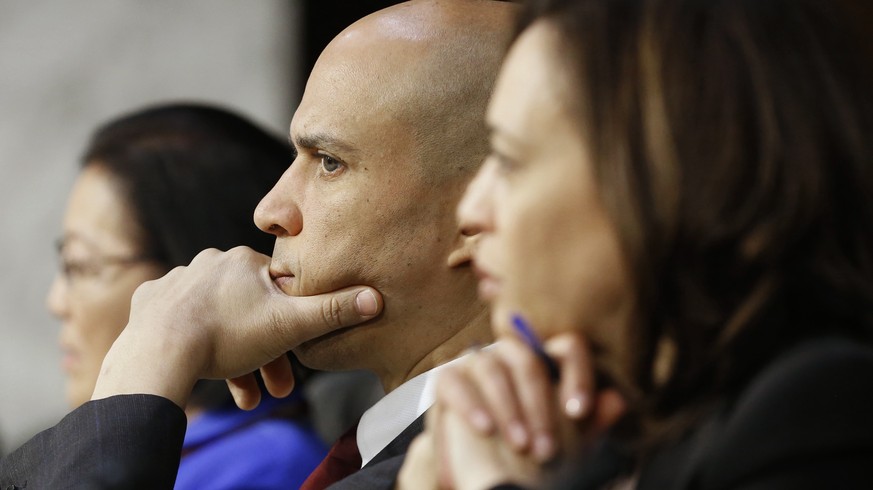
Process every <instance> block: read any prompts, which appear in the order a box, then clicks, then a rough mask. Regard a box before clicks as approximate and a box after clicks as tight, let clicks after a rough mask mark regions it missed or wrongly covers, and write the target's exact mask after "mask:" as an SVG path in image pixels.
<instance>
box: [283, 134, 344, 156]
mask: <svg viewBox="0 0 873 490" xmlns="http://www.w3.org/2000/svg"><path fill="white" fill-rule="evenodd" d="M289 140H290V141H291V144H292V145H294V147H295V148H306V149H310V150H313V149H319V150H326V151H336V152H340V153H344V154H355V153H357V149H356V148H355V147H354V146H352V145H350V144H349V143H347V142H345V141H343V140H341V139H340V138H337V137H336V136H334V135H332V134H328V133H312V134H298V135H291V136H290V137H289Z"/></svg>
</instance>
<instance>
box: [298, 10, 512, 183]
mask: <svg viewBox="0 0 873 490" xmlns="http://www.w3.org/2000/svg"><path fill="white" fill-rule="evenodd" d="M515 12H516V6H515V5H513V4H511V3H507V2H497V1H493V0H413V1H411V2H406V3H402V4H399V5H395V6H392V7H389V8H386V9H384V10H381V11H379V12H376V13H374V14H371V15H369V16H367V17H364V18H363V19H361V20H359V21H358V22H355V23H354V24H352V25H351V26H350V27H348V28H347V29H345V30H344V31H343V32H342V33H340V34H339V35H338V36H337V37H336V38H335V39H334V40H333V41H332V42H331V43H330V44H329V45H328V47H327V48H326V49H325V51H324V53H323V54H322V57H321V58H320V60H319V63H318V64H316V67H315V69H314V70H313V74H315V72H316V71H318V70H319V69H325V68H326V69H329V70H337V71H336V72H335V73H336V75H337V76H347V77H349V80H348V81H349V82H350V83H359V84H360V88H361V91H362V92H366V95H365V96H366V97H372V98H373V99H374V100H372V103H373V104H374V106H378V107H379V108H380V109H381V110H383V111H386V113H387V114H390V115H391V116H392V117H393V118H395V119H396V121H397V122H398V123H400V124H403V125H404V126H406V128H407V130H408V131H409V136H410V137H411V138H412V139H413V141H414V142H415V143H416V145H417V146H418V147H419V152H418V154H417V156H418V157H420V159H421V160H420V161H421V162H422V163H425V164H428V167H425V168H426V170H427V172H428V177H430V178H433V177H439V176H446V175H457V174H458V173H459V172H460V173H461V174H462V175H466V174H467V173H469V172H470V171H472V170H475V169H476V168H477V167H478V165H479V164H480V163H481V161H482V158H483V157H484V155H485V153H486V150H487V131H486V127H485V119H484V114H485V107H486V105H487V102H488V99H489V97H490V94H491V89H492V87H493V84H494V80H495V78H496V75H497V71H498V69H499V66H500V62H501V60H502V58H503V55H504V53H505V51H506V47H507V45H508V43H509V41H510V34H511V30H512V29H511V26H512V22H513V16H514V14H515ZM338 59H339V60H343V61H341V62H340V64H339V65H338V66H333V67H331V66H329V65H331V64H332V63H335V62H336V60H338ZM325 64H327V65H328V66H327V67H325V66H319V65H325Z"/></svg>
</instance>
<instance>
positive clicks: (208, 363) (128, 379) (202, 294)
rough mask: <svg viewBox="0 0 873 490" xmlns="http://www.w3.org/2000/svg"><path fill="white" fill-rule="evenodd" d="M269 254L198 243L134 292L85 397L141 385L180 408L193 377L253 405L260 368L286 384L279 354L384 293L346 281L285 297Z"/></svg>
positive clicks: (349, 321) (274, 385) (280, 390)
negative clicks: (225, 384)
mask: <svg viewBox="0 0 873 490" xmlns="http://www.w3.org/2000/svg"><path fill="white" fill-rule="evenodd" d="M269 265H270V258H269V257H267V256H265V255H261V254H259V253H257V252H254V251H253V250H251V249H248V248H245V247H238V248H235V249H232V250H230V251H228V252H220V251H218V250H204V251H203V252H201V253H200V254H199V255H197V257H195V258H194V260H193V261H191V264H190V265H188V266H187V267H177V268H175V269H173V270H172V271H170V272H169V273H168V274H167V275H166V276H164V277H162V278H161V279H158V280H156V281H149V282H147V283H144V284H143V285H142V286H140V287H139V288H138V289H137V290H136V293H134V295H133V299H132V302H131V312H130V320H129V322H128V325H127V327H126V328H125V329H124V331H123V332H122V334H121V335H120V336H119V338H118V339H117V340H116V341H115V343H114V344H113V346H112V348H111V349H110V350H109V353H108V354H107V356H106V359H105V360H104V362H103V367H102V369H101V372H100V377H99V378H98V380H97V386H96V388H95V390H94V394H93V396H92V399H99V398H105V397H108V396H112V395H116V394H129V393H148V394H155V395H159V396H163V397H166V398H168V399H170V400H172V401H173V402H175V403H176V404H178V405H179V406H181V407H184V406H185V404H186V402H187V400H188V396H189V395H190V393H191V389H192V388H193V386H194V383H195V382H196V381H197V380H198V379H202V378H212V379H222V378H225V379H229V380H231V381H230V385H231V390H232V392H233V394H234V397H235V398H236V400H237V403H238V404H239V405H240V406H242V407H243V408H251V407H253V406H255V405H257V403H258V399H259V396H260V394H259V391H258V389H257V385H256V384H255V383H254V379H253V377H251V373H252V372H253V371H254V370H256V369H259V368H262V374H263V375H264V381H265V384H266V386H267V389H268V390H269V391H270V392H271V393H273V394H274V395H277V396H284V395H287V394H288V393H289V392H290V391H291V389H292V388H293V385H294V381H293V377H292V375H291V368H290V364H289V363H288V360H287V357H286V356H285V353H286V352H287V351H289V350H291V349H293V348H294V347H297V346H298V345H300V344H301V343H303V342H306V341H307V340H310V339H313V338H315V337H318V336H321V335H324V334H326V333H329V332H331V331H333V330H337V329H340V328H344V327H348V326H352V325H355V324H358V323H361V322H364V321H366V320H369V319H371V318H373V317H375V316H376V315H378V314H379V312H380V311H381V309H382V302H381V296H380V295H379V294H378V292H376V291H375V290H373V289H372V288H367V287H350V288H346V289H343V290H340V291H335V292H332V293H325V294H321V295H317V296H308V297H291V296H288V295H286V294H284V293H283V292H282V291H281V290H280V289H279V288H278V287H277V286H276V285H275V284H274V283H273V281H272V280H271V279H270V275H269Z"/></svg>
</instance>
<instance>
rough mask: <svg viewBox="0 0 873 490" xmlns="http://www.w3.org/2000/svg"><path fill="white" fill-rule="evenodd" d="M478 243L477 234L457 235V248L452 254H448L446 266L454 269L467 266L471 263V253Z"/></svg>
mask: <svg viewBox="0 0 873 490" xmlns="http://www.w3.org/2000/svg"><path fill="white" fill-rule="evenodd" d="M478 241H479V234H478V233H476V234H473V235H467V234H464V233H458V239H457V242H458V244H457V246H456V247H455V249H454V250H452V253H450V254H449V260H448V261H447V265H448V266H449V267H450V268H452V269H454V268H455V267H461V266H463V265H468V264H469V263H470V262H472V261H473V251H474V250H475V249H476V243H477V242H478Z"/></svg>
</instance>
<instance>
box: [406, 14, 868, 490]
mask: <svg viewBox="0 0 873 490" xmlns="http://www.w3.org/2000/svg"><path fill="white" fill-rule="evenodd" d="M863 10H864V9H863V5H862V4H861V3H856V2H850V1H845V2H844V1H833V0H546V1H535V2H531V3H530V4H529V5H528V9H527V14H526V16H525V17H524V18H523V19H522V21H521V24H520V28H519V33H520V34H519V36H518V37H517V39H516V41H515V43H514V45H513V47H512V48H511V50H510V52H509V54H508V56H507V59H506V61H505V64H504V66H503V69H502V72H501V75H500V78H499V80H498V84H497V87H496V89H495V94H494V97H493V99H492V101H491V105H490V107H489V111H488V122H489V124H490V125H491V127H492V129H493V132H492V154H491V156H490V157H489V159H488V160H487V161H486V162H485V164H484V166H483V168H482V169H481V171H480V173H479V175H478V176H477V178H476V180H475V181H474V182H473V184H471V186H470V188H469V189H468V192H467V196H466V197H465V201H464V202H463V203H462V204H461V207H460V213H459V214H460V218H461V225H462V226H463V227H464V228H465V229H466V230H467V231H468V233H471V234H473V233H479V234H480V235H481V237H480V242H481V243H480V246H479V248H478V250H477V253H476V258H475V262H476V267H477V268H478V269H479V271H480V278H481V282H480V293H481V295H482V296H483V297H485V298H486V299H488V300H490V302H491V304H492V306H493V312H492V323H493V326H494V329H495V331H496V332H497V333H498V334H499V335H500V336H501V337H502V338H503V342H501V343H500V344H499V345H497V346H495V347H494V348H493V349H490V350H487V351H484V352H481V353H478V354H475V355H472V356H470V358H469V359H468V362H467V363H466V366H465V367H461V368H458V369H455V370H453V371H451V372H449V373H448V374H447V375H446V376H444V379H442V380H441V385H440V389H439V392H440V397H439V399H440V401H439V403H438V405H437V406H436V409H435V410H434V413H433V415H432V416H431V418H430V419H429V421H428V432H427V433H426V435H425V436H423V438H422V439H421V440H420V441H418V442H417V443H416V445H415V446H414V448H413V450H412V454H411V455H410V457H409V459H408V460H407V468H406V469H405V471H404V473H403V474H402V475H401V483H402V484H403V486H406V487H409V488H412V487H414V486H415V487H417V488H426V487H423V486H419V485H421V484H423V483H424V482H423V480H429V483H433V482H434V479H435V478H440V479H441V480H442V481H443V483H445V484H447V485H448V486H454V487H456V488H488V487H490V486H493V485H497V484H500V483H513V484H528V485H531V486H541V485H542V484H543V481H544V480H543V478H544V477H545V476H547V475H548V474H549V473H550V469H552V468H554V467H556V466H561V467H563V468H568V469H566V470H565V471H567V472H569V474H570V476H569V477H565V478H567V479H566V480H565V481H564V485H566V486H567V487H568V488H613V487H616V486H619V487H621V488H638V489H645V490H649V489H656V490H664V489H750V490H751V489H783V488H784V489H789V488H790V489H807V488H808V489H812V488H816V489H818V488H840V489H860V488H873V474H871V473H870V470H869V468H871V466H873V423H871V421H870V416H871V414H873V139H871V135H873V91H871V87H873V77H871V57H870V53H871V52H870V49H869V48H870V46H871V43H870V42H869V40H867V39H865V38H863V37H862V35H864V36H867V35H868V34H867V33H865V32H863V31H862V30H861V27H862V26H866V23H865V22H864V21H863V20H861V19H863V17H861V15H862V14H863V13H864V12H863ZM867 18H868V19H869V17H867ZM865 28H866V27H865ZM538 339H542V341H543V343H544V344H543V346H540V344H539V341H538ZM531 347H533V349H532V348H531ZM540 349H542V350H540ZM550 364H551V365H553V366H552V371H553V372H554V374H557V375H559V376H560V379H559V380H554V381H550V378H549V371H550V369H549V365H550ZM558 427H560V429H558ZM497 434H499V435H497ZM544 462H550V464H545V465H544V464H543V463H544ZM556 462H557V463H563V464H555V463H556ZM431 466H434V467H437V468H439V472H438V473H436V474H430V475H428V473H429V472H430V473H433V472H432V471H431V470H428V468H430V467H431Z"/></svg>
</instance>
